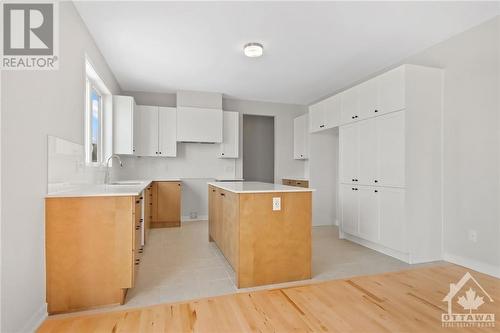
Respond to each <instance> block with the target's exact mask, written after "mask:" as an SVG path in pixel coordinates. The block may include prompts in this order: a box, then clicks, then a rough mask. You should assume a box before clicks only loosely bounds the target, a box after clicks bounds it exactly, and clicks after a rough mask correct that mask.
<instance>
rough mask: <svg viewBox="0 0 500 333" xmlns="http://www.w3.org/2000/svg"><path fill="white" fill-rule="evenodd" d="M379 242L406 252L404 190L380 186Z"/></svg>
mask: <svg viewBox="0 0 500 333" xmlns="http://www.w3.org/2000/svg"><path fill="white" fill-rule="evenodd" d="M378 195H379V203H380V243H381V244H382V245H384V246H386V247H388V248H391V249H394V250H397V251H401V252H405V253H406V252H408V247H407V241H406V227H405V218H404V206H405V190H404V189H399V188H380V189H379V193H378Z"/></svg>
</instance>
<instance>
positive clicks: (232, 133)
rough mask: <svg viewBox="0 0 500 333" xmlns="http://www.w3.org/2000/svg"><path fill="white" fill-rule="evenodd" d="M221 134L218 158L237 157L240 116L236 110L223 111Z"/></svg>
mask: <svg viewBox="0 0 500 333" xmlns="http://www.w3.org/2000/svg"><path fill="white" fill-rule="evenodd" d="M222 128H223V136H222V143H221V144H220V155H219V157H220V158H238V150H239V138H240V131H239V128H240V117H239V113H238V112H227V111H224V115H223V124H222Z"/></svg>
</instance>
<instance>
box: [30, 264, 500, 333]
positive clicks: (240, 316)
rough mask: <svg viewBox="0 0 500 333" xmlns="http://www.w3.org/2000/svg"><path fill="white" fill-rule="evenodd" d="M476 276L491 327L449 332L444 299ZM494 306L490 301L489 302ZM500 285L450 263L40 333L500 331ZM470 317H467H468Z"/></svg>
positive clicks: (456, 308)
mask: <svg viewBox="0 0 500 333" xmlns="http://www.w3.org/2000/svg"><path fill="white" fill-rule="evenodd" d="M467 271H469V272H470V273H471V274H472V275H473V277H474V278H475V279H476V280H477V282H478V283H479V284H480V285H481V287H482V288H483V289H484V291H481V289H480V288H479V287H478V286H477V285H475V284H474V282H473V280H469V281H468V282H466V283H465V285H464V287H463V288H462V289H461V290H460V291H459V292H458V293H457V297H456V298H454V299H453V304H452V306H453V312H454V313H456V312H464V310H463V308H462V307H461V306H460V304H459V303H458V302H457V299H458V297H459V296H462V295H465V292H466V291H467V290H468V289H469V288H472V289H474V290H475V291H477V293H478V294H477V296H482V297H483V300H484V304H483V305H481V306H480V307H479V309H477V310H473V311H472V313H473V314H474V313H493V314H494V315H495V317H496V318H495V319H496V322H495V323H494V324H495V326H496V327H495V328H491V327H483V328H477V327H460V328H449V327H442V323H441V314H442V313H446V312H447V309H448V305H447V303H446V302H443V298H444V297H445V296H446V295H447V294H448V292H449V288H450V283H455V284H457V283H458V282H459V281H460V280H461V279H462V277H463V276H464V274H465V273H466V272H467ZM484 292H486V293H488V294H489V296H491V298H492V299H493V300H494V302H493V303H492V302H490V300H489V298H488V296H487V295H485V294H484ZM499 302H500V279H496V278H493V277H491V276H488V275H484V274H481V273H477V272H474V271H471V270H467V269H465V268H463V267H460V266H456V265H452V264H443V265H440V266H432V267H426V268H417V269H411V270H405V271H400V272H393V273H386V274H380V275H371V276H358V277H353V278H349V279H342V280H333V281H327V282H321V283H316V284H309V285H304V286H298V287H290V288H284V289H274V290H264V291H257V292H250V293H239V294H233V295H227V296H220V297H213V298H205V299H200V300H193V301H190V302H185V303H176V304H162V305H156V306H151V307H144V308H138V309H130V310H126V311H117V312H106V313H99V314H92V315H77V314H75V315H68V316H66V317H63V318H61V317H56V318H49V319H47V320H46V321H45V322H44V323H43V324H42V325H41V327H40V328H39V330H38V332H41V333H45V332H193V331H194V332H292V331H293V332H439V331H442V332H499V331H500V323H499V321H498V319H499V318H500V306H499ZM468 312H469V311H468V310H467V311H465V313H468Z"/></svg>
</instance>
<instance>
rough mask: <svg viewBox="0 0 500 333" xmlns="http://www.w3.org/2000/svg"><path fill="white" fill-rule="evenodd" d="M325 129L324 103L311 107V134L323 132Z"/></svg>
mask: <svg viewBox="0 0 500 333" xmlns="http://www.w3.org/2000/svg"><path fill="white" fill-rule="evenodd" d="M324 128H325V110H324V102H319V103H316V104H314V105H311V106H310V107H309V132H311V133H314V132H318V131H322V130H323V129H324Z"/></svg>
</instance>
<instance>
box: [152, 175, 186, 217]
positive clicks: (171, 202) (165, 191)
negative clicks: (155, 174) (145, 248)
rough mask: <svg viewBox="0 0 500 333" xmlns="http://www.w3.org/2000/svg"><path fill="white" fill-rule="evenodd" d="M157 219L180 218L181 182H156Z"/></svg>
mask: <svg viewBox="0 0 500 333" xmlns="http://www.w3.org/2000/svg"><path fill="white" fill-rule="evenodd" d="M157 201H158V203H157V205H158V208H157V210H158V212H157V219H158V222H175V223H180V220H181V183H179V182H157Z"/></svg>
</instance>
